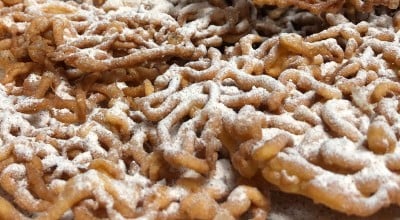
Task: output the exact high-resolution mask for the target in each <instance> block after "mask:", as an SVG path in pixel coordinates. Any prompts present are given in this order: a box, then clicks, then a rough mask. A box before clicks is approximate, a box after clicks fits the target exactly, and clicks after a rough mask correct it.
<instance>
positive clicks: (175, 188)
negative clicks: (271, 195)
mask: <svg viewBox="0 0 400 220" xmlns="http://www.w3.org/2000/svg"><path fill="white" fill-rule="evenodd" d="M109 2H110V1H108V2H106V3H104V4H103V5H102V8H103V9H104V10H105V11H103V10H101V9H96V8H95V7H93V6H91V5H90V4H82V5H78V4H75V3H72V2H69V3H61V2H50V3H44V2H43V3H42V2H40V3H39V2H31V3H32V4H33V6H32V5H25V6H24V5H22V4H17V5H15V6H12V7H5V8H3V9H2V11H3V12H6V11H8V12H12V11H14V12H16V13H15V16H13V17H7V18H6V19H5V20H6V21H7V22H8V21H10V23H3V25H5V28H3V29H2V31H3V33H4V35H2V42H4V44H2V45H4V49H5V50H3V51H2V54H3V55H4V56H2V59H1V66H2V67H3V68H4V69H5V70H6V72H5V78H3V83H5V84H6V85H5V86H6V87H3V86H2V87H1V91H2V93H3V91H7V94H5V93H4V94H1V98H2V100H3V101H4V102H1V103H4V106H2V107H1V108H2V112H4V113H5V114H6V116H5V117H4V118H1V120H2V121H1V125H2V128H4V129H1V130H2V133H1V139H0V140H1V144H2V145H3V146H5V149H4V151H2V154H1V155H2V157H1V159H2V161H1V165H0V169H1V170H2V173H1V181H0V185H1V186H2V188H3V189H5V190H6V191H7V194H8V195H10V196H11V197H13V199H15V201H16V202H15V203H16V204H15V205H14V204H12V205H11V203H10V202H9V201H11V200H6V199H1V203H2V205H4V207H7V208H8V209H7V210H4V209H1V210H0V211H1V212H2V214H4V215H5V216H7V215H11V216H12V217H21V218H22V217H23V216H21V214H20V213H19V211H18V210H17V209H22V211H24V212H26V213H28V214H33V215H35V216H38V218H43V219H47V218H59V217H61V216H62V215H64V213H66V212H68V210H71V211H72V213H73V215H74V217H76V218H78V217H81V218H87V217H94V216H95V217H101V216H105V215H106V216H108V217H110V218H112V217H115V218H119V217H139V216H145V217H149V218H188V217H189V218H194V217H199V216H201V217H202V218H204V219H210V218H214V217H215V218H229V217H230V218H238V217H240V216H243V215H248V214H251V215H252V216H253V217H254V218H260V219H263V218H266V213H267V211H268V208H269V203H268V200H267V198H266V197H265V195H264V194H262V193H260V190H259V189H257V188H254V187H253V186H252V185H257V183H252V184H250V185H238V183H232V179H236V178H239V177H238V176H239V175H240V176H243V177H245V178H247V179H250V180H254V181H255V182H258V181H256V179H257V176H258V175H259V173H262V175H263V177H264V178H265V179H267V180H268V181H270V182H271V183H274V184H276V185H277V186H278V187H279V188H280V189H281V190H283V191H287V192H292V193H298V194H303V195H305V196H308V197H311V198H313V199H314V200H315V201H317V202H321V203H323V204H325V205H327V206H329V207H331V208H333V209H337V210H340V211H342V212H345V213H349V214H357V215H369V214H372V213H373V212H375V211H377V210H378V209H380V208H381V207H383V206H386V205H388V204H391V203H396V201H397V200H396V196H395V195H396V194H397V193H398V192H397V190H396V189H395V188H394V187H392V188H391V186H392V185H394V184H398V183H397V182H398V181H397V179H398V177H397V176H396V174H395V171H396V170H398V169H399V168H398V167H399V165H398V163H397V162H396V158H397V156H396V155H397V152H398V150H397V148H394V147H393V143H394V142H396V139H397V136H398V135H399V129H397V127H398V125H397V122H398V120H397V118H396V116H398V111H397V107H396V106H393V104H390V103H393V102H396V97H397V96H396V94H397V93H398V91H399V89H398V85H397V82H396V79H397V75H396V74H397V73H396V72H395V71H388V72H384V71H382V69H383V68H392V67H393V65H398V62H397V60H398V59H397V58H398V57H396V49H392V48H397V47H396V45H395V43H394V42H396V40H397V39H398V38H397V36H396V35H395V34H390V33H391V32H393V30H394V28H395V27H392V25H390V24H392V23H393V25H395V24H396V23H395V22H396V20H392V19H391V18H389V17H388V16H386V17H385V16H383V18H384V19H383V20H385V19H386V20H385V21H390V22H389V25H386V26H384V25H382V24H383V23H385V22H383V21H379V20H378V21H376V20H375V21H374V20H373V19H374V17H373V16H371V21H369V24H368V25H367V24H366V23H365V22H364V23H359V24H353V23H351V22H349V20H347V19H346V18H345V17H344V16H341V15H332V14H327V15H326V17H325V18H324V19H326V22H327V24H329V25H331V26H332V28H328V30H327V31H323V32H320V33H315V34H314V35H311V36H308V37H302V36H301V35H300V34H304V32H299V33H298V34H293V33H292V34H280V35H278V36H275V37H272V38H269V39H264V38H262V37H260V36H258V35H256V34H254V35H247V36H245V37H243V38H241V37H242V36H241V35H242V34H246V33H247V32H248V31H249V29H248V28H250V26H248V24H249V23H252V22H254V20H253V19H254V18H255V16H254V14H252V13H253V12H254V11H253V12H252V10H254V8H252V7H253V6H251V5H248V2H246V1H235V2H234V3H233V6H228V5H227V4H225V3H224V2H222V1H210V3H194V4H193V5H190V4H187V3H185V2H183V3H181V5H179V6H177V7H182V8H183V9H185V10H186V12H187V14H182V17H180V18H179V15H175V16H176V18H177V20H178V21H175V19H174V18H173V17H171V16H170V15H167V14H163V13H161V14H158V13H154V11H151V10H153V9H154V7H153V6H151V4H150V6H149V9H148V10H147V9H143V8H140V7H136V6H132V5H124V4H125V3H124V1H118V4H121V5H118V7H117V5H112V4H111V3H109ZM88 3H89V2H88ZM98 3H101V2H98ZM164 3H165V2H164ZM331 3H332V2H331ZM7 4H10V3H7ZM96 4H97V3H96ZM302 4H303V3H301V4H299V5H297V6H298V7H303V6H304V7H305V9H309V10H310V11H311V12H315V11H313V10H315V8H314V9H313V7H314V6H312V5H311V4H308V3H307V4H308V5H307V4H303V6H301V5H302ZM368 4H369V3H368ZM176 5H178V4H175V6H176ZM243 5H247V6H246V7H244V6H243ZM354 5H356V4H354ZM128 6H129V7H133V8H135V7H136V8H135V9H137V10H135V12H127V10H126V9H127V8H125V9H124V7H128ZM170 6H171V5H169V6H168V7H170ZM195 6H201V7H203V8H202V10H200V11H201V12H199V13H194V12H196V11H193V8H195ZM392 6H393V5H391V6H390V7H392ZM25 7H26V8H25ZM30 7H31V8H30ZM152 7H153V8H152ZM168 7H167V8H168ZM307 7H308V8H307ZM326 7H328V6H326ZM360 7H361V6H360ZM393 7H394V6H393ZM38 8H39V9H40V10H37V11H36V12H35V10H33V9H38ZM120 8H121V9H120ZM203 9H204V10H203ZM222 9H227V10H233V11H234V12H235V13H233V14H234V16H233V17H230V16H226V17H225V16H223V17H224V19H226V20H227V21H229V22H227V25H224V24H219V23H218V22H217V21H216V20H213V19H216V18H219V17H218V13H219V12H221V10H222ZM356 9H357V7H356ZM23 10H26V11H27V12H29V13H32V16H33V15H40V16H42V17H46V19H47V21H48V22H43V24H41V25H42V26H39V27H40V28H38V29H37V30H36V29H35V28H33V27H34V25H36V26H37V25H39V24H38V22H37V20H36V21H32V22H31V23H24V22H20V21H23V20H24V19H26V21H31V19H32V17H29V16H25V17H23V16H21V15H20V14H21V13H19V14H18V12H22V11H23ZM154 10H158V9H154ZM357 10H358V9H357ZM249 11H250V14H249ZM71 12H76V13H77V14H78V15H77V16H75V17H74V16H73V15H72V14H71ZM207 12H209V14H207ZM29 13H27V14H29ZM52 13H60V14H63V15H58V16H53V15H52ZM85 13H89V14H90V15H89V16H87V15H85ZM132 14H133V15H134V16H133V19H131V18H129V19H128V15H132ZM5 16H8V14H7V15H5ZM213 16H217V17H216V18H215V17H214V18H213ZM235 16H236V17H235ZM147 18H151V19H147ZM375 18H376V17H375ZM92 19H95V21H96V19H105V20H106V21H108V22H110V25H105V23H102V22H93V23H90V22H89V21H93V20H92ZM191 19H193V20H191ZM217 20H218V19H217ZM165 22H167V24H168V25H164V26H163V25H161V24H165ZM197 22H198V23H197ZM213 22H214V23H213ZM215 22H217V23H215ZM199 23H200V24H204V26H197V27H196V28H199V32H196V31H195V30H197V29H195V28H194V27H193V26H195V24H199ZM256 23H257V22H256ZM10 24H11V25H10ZM29 24H30V25H31V26H29ZM33 24H34V25H33ZM59 27H61V28H59ZM354 30H355V31H354ZM117 33H118V34H117ZM196 34H197V35H196ZM118 35H119V36H118ZM131 35H132V36H135V37H134V38H132V36H131ZM213 35H214V36H213ZM239 37H240V40H239V41H238V40H237V39H238V38H239ZM9 39H10V40H11V42H10V40H9ZM33 39H37V41H34V40H33ZM221 39H222V40H221ZM232 41H233V42H236V41H238V43H236V44H235V45H233V46H228V47H227V48H226V49H225V53H221V52H220V51H219V50H217V49H214V48H209V47H210V46H220V45H222V44H223V43H231V42H232ZM342 41H345V42H344V43H343V42H342ZM34 42H35V43H38V45H33V43H34ZM192 42H193V43H192ZM39 43H40V44H39ZM15 45H20V46H21V47H20V48H22V49H21V50H13V49H12V47H13V46H15ZM343 45H345V47H344V46H343ZM42 46H43V48H46V50H45V51H42V50H39V49H41V48H42ZM160 47H162V48H164V49H166V50H163V53H157V51H159V48H160ZM38 48H39V49H38ZM132 48H135V49H132ZM304 48H306V50H304ZM139 49H142V50H145V51H146V53H145V54H144V55H145V58H146V59H149V61H148V62H146V63H144V64H139V63H140V62H141V61H142V60H143V59H145V58H143V57H140V56H138V54H139V52H140V51H139ZM53 51H54V52H53ZM42 52H46V54H47V53H48V52H51V53H50V54H52V56H49V57H47V56H43V57H44V59H43V57H42V56H40V54H41V53H42ZM61 52H63V53H61ZM160 54H161V55H168V56H167V57H163V59H162V60H161V61H157V60H155V59H158V58H160ZM360 54H362V55H360ZM380 54H383V55H382V56H380ZM82 55H90V56H87V57H83V56H82ZM170 56H172V59H171V57H170ZM371 57H372V58H371ZM26 58H29V59H30V60H31V61H32V62H27V63H26V62H21V61H23V59H26ZM284 58H287V60H288V61H287V62H283V63H282V62H280V60H281V59H284ZM173 59H177V60H178V61H176V63H175V64H173V65H170V63H171V62H172V63H174V62H175V61H174V60H173ZM183 60H185V61H184V63H185V65H184V66H182V65H180V62H181V61H183ZM191 60H194V61H191ZM349 60H350V61H349ZM87 61H93V64H99V65H98V66H96V65H92V64H91V63H88V62H87ZM370 61H372V62H370ZM33 62H35V65H33ZM60 63H61V64H62V65H61V66H60ZM117 67H118V68H117ZM41 68H45V69H47V70H48V72H43V71H42V69H41ZM99 70H101V71H104V73H99ZM149 73H150V74H149ZM110 74H111V75H112V76H113V77H110V76H109V75H110ZM148 74H149V75H148ZM378 77H379V79H377V78H378ZM63 80H64V81H65V82H66V83H62V81H63ZM116 81H117V82H116ZM351 86H355V87H356V89H358V90H356V89H351V88H350V87H351ZM361 90H362V92H361ZM357 91H358V92H357ZM194 94H196V95H194ZM87 96H88V99H87V100H85V98H86V97H87ZM132 96H133V97H132ZM299 98H301V99H299ZM339 98H342V99H339ZM364 103H368V106H369V107H368V108H364V109H363V108H361V107H360V106H362V105H363V104H364ZM342 104H345V105H348V106H349V108H348V109H342V108H340V106H341V105H342ZM331 106H335V107H336V106H338V112H339V114H338V115H334V114H332V113H331ZM29 107H34V108H33V110H32V109H30V108H29ZM375 107H376V108H375ZM35 108H36V109H35ZM54 108H55V109H56V110H54ZM57 109H58V110H57ZM49 111H56V112H57V113H55V112H50V113H51V114H49ZM21 112H25V113H21ZM26 113H29V114H26ZM379 114H382V116H380V115H379ZM40 119H45V120H42V121H44V122H38V120H40ZM338 124H344V126H345V127H347V128H349V130H354V133H351V132H348V130H344V129H342V128H341V127H340V126H338ZM243 128H246V129H243ZM354 134H356V135H354ZM381 137H383V139H384V140H387V144H386V145H385V144H383V145H382V143H380V142H379V140H381V139H382V138H381ZM22 146H25V148H26V149H28V148H29V149H30V150H28V152H25V153H24V151H23V150H22V149H23V147H22ZM132 146H135V147H132ZM337 146H345V147H343V150H342V151H339V150H337V149H336V148H337ZM176 152H178V153H176ZM344 152H353V153H354V152H357V155H358V154H360V157H359V158H349V157H348V156H347V155H346V154H344ZM376 154H379V155H380V156H377V155H376ZM227 159H230V162H228V161H227ZM371 161H372V162H371ZM231 164H232V165H231ZM372 164H378V165H377V166H372ZM231 166H232V167H233V168H232V167H231ZM32 167H35V168H36V170H39V171H40V170H41V171H42V172H32V171H31V170H32ZM305 171H307V172H305ZM221 173H225V174H226V175H227V176H226V175H221ZM344 174H348V175H344ZM228 176H230V177H228ZM367 179H372V180H373V181H370V182H366V180H367ZM383 180H387V181H388V182H383ZM250 182H251V181H250ZM14 183H18V184H19V185H20V186H21V187H19V188H18V187H17V188H16V187H15V186H16V184H14ZM33 183H35V184H36V185H37V187H32V185H35V184H33ZM326 184H334V185H335V186H337V187H336V188H335V191H329V189H330V188H328V187H326ZM388 184H389V185H388ZM391 184H392V185H391ZM82 185H84V186H82ZM127 185H128V186H129V187H126V186H127ZM115 186H121V187H115ZM347 186H351V187H350V189H348V188H346V187H347ZM122 189H126V190H128V189H129V190H128V191H129V192H126V191H124V192H122V191H121V190H122ZM344 189H346V190H347V191H346V190H344ZM332 190H333V189H332ZM48 192H49V193H48ZM177 192H179V193H178V194H177V195H178V196H176V193H177ZM19 194H24V195H26V196H25V197H24V198H25V199H22V198H19V197H18V195H19ZM44 195H48V196H44ZM51 195H52V196H51ZM124 195H129V196H127V197H129V198H127V197H124ZM157 195H162V196H157ZM348 195H351V196H350V197H349V198H348ZM55 197H56V198H55ZM333 198H335V199H333ZM337 198H342V199H337ZM132 199H134V200H135V201H137V202H136V203H135V204H132V203H129V202H127V201H128V200H132ZM54 201H55V202H54ZM49 202H53V203H51V205H49ZM196 202H197V203H200V208H201V209H199V210H204V211H201V212H194V211H193V210H192V209H191V207H192V206H193V204H194V203H196ZM28 203H32V204H36V206H34V207H33V208H32V209H30V207H29V206H27V205H26V204H28ZM233 204H241V205H240V206H238V205H233ZM349 204H351V205H349ZM14 206H16V207H18V208H14ZM40 211H43V212H42V213H38V212H40ZM3 212H4V213H3Z"/></svg>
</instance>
